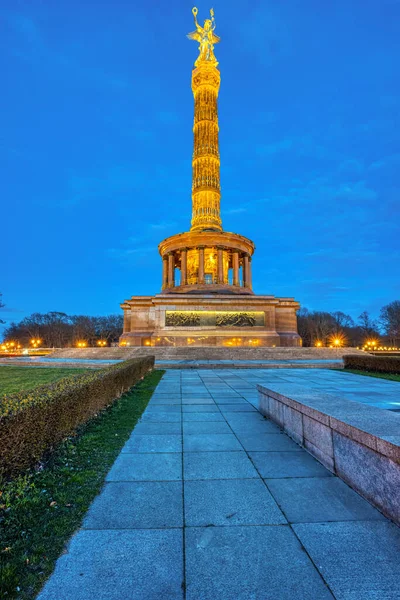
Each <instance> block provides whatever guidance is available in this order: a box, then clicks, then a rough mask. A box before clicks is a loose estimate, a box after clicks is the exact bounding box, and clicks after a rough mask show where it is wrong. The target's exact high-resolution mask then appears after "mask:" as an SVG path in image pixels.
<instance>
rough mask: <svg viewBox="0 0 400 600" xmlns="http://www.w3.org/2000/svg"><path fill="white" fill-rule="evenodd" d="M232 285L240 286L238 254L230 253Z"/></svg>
mask: <svg viewBox="0 0 400 600" xmlns="http://www.w3.org/2000/svg"><path fill="white" fill-rule="evenodd" d="M232 267H233V285H240V281H239V252H236V251H235V252H232Z"/></svg>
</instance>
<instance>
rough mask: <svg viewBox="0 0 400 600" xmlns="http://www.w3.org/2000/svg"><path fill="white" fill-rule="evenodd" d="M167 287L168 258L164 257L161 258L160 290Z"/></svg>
mask: <svg viewBox="0 0 400 600" xmlns="http://www.w3.org/2000/svg"><path fill="white" fill-rule="evenodd" d="M167 287H168V256H167V255H164V256H163V257H162V289H163V290H165V288H167Z"/></svg>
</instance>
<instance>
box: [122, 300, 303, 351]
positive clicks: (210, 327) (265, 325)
mask: <svg viewBox="0 0 400 600" xmlns="http://www.w3.org/2000/svg"><path fill="white" fill-rule="evenodd" d="M121 308H122V309H123V310H124V332H123V334H122V336H121V337H120V345H124V346H128V345H129V346H195V347H196V346H208V347H210V346H225V347H227V348H229V347H232V346H246V347H260V346H261V347H262V346H264V347H275V346H276V347H278V346H301V338H300V336H299V334H298V333H297V319H296V310H298V308H299V304H298V302H296V301H295V300H294V299H293V298H275V296H256V295H254V296H246V295H241V294H237V295H224V294H220V295H217V294H210V295H205V294H198V295H195V294H176V295H175V294H171V295H169V294H159V295H156V296H132V298H131V299H130V300H126V301H125V302H124V303H123V304H122V305H121Z"/></svg>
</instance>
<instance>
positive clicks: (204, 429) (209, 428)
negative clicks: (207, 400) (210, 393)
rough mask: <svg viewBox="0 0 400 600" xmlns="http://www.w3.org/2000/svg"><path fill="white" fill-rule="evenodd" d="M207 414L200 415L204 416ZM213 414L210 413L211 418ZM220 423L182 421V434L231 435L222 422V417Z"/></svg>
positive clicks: (229, 429) (226, 425)
mask: <svg viewBox="0 0 400 600" xmlns="http://www.w3.org/2000/svg"><path fill="white" fill-rule="evenodd" d="M205 414H207V413H202V416H204V415H205ZM213 414H214V413H211V416H213ZM220 416H221V418H222V421H217V422H215V421H211V422H203V421H195V422H186V420H185V419H183V433H184V434H188V433H190V434H197V435H198V434H201V433H229V434H231V433H232V430H231V428H230V427H229V425H228V424H227V423H226V422H225V421H224V419H223V417H222V415H220Z"/></svg>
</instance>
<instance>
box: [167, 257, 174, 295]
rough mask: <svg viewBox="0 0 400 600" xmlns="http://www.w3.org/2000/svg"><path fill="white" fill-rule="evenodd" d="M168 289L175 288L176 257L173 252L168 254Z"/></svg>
mask: <svg viewBox="0 0 400 600" xmlns="http://www.w3.org/2000/svg"><path fill="white" fill-rule="evenodd" d="M168 287H175V256H174V254H173V252H170V253H169V254H168Z"/></svg>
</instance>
